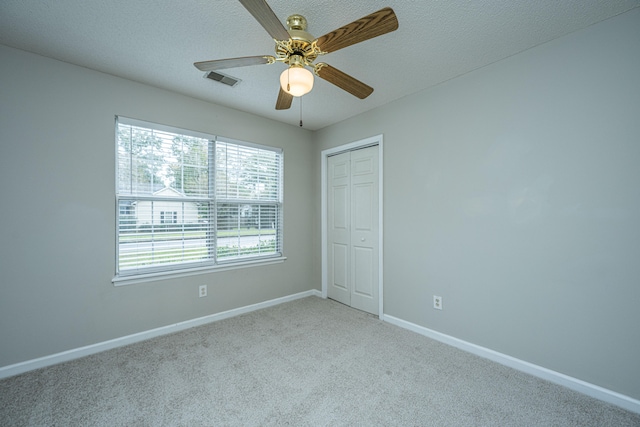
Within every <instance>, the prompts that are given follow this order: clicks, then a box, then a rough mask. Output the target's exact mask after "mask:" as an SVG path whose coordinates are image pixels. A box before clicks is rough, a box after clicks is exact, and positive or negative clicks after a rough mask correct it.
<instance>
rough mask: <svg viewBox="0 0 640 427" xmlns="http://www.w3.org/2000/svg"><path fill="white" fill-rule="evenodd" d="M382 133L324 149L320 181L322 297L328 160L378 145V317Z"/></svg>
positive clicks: (381, 294) (381, 296)
mask: <svg viewBox="0 0 640 427" xmlns="http://www.w3.org/2000/svg"><path fill="white" fill-rule="evenodd" d="M382 139H383V138H382V135H376V136H372V137H369V138H365V139H362V140H359V141H355V142H351V143H349V144H344V145H340V146H338V147H334V148H329V149H326V150H323V151H322V152H321V153H320V182H321V209H322V212H321V221H322V222H321V244H322V297H323V298H327V289H328V280H329V278H328V273H327V269H328V262H327V229H328V227H327V224H328V220H329V218H328V216H327V207H328V202H327V191H328V185H327V179H328V171H327V162H328V159H329V156H332V155H335V154H339V153H343V152H346V151H353V150H357V149H359V148H365V147H371V146H377V147H378V172H379V173H378V201H379V202H378V245H379V251H378V318H380V319H383V316H384V311H383V307H384V304H383V300H384V292H383V277H384V276H383V274H382V269H383V262H382V261H383V252H384V250H383V249H384V244H383V240H382V236H383V234H384V233H383V218H382V212H383V210H384V209H383V205H384V203H383V200H384V198H383V197H382V192H383V185H382V183H383V168H382V160H383V155H382V153H383V151H382Z"/></svg>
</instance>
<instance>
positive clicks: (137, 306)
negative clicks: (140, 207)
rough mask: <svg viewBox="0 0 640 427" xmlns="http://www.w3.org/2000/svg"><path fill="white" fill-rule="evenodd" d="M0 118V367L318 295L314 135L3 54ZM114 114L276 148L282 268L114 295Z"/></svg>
mask: <svg viewBox="0 0 640 427" xmlns="http://www.w3.org/2000/svg"><path fill="white" fill-rule="evenodd" d="M0 109H1V111H0V195H1V203H2V209H0V212H1V218H2V220H1V221H0V242H1V245H0V367H1V366H6V365H10V364H13V363H17V362H22V361H26V360H30V359H33V358H37V357H40V356H45V355H49V354H53V353H57V352H60V351H64V350H69V349H73V348H77V347H81V346H85V345H89V344H92V343H97V342H102V341H105V340H109V339H113V338H117V337H121V336H125V335H128V334H132V333H136V332H140V331H146V330H149V329H152V328H157V327H161V326H165V325H170V324H173V323H176V322H180V321H185V320H189V319H194V318H198V317H201V316H206V315H209V314H213V313H217V312H220V311H224V310H228V309H232V308H236V307H241V306H245V305H248V304H253V303H257V302H261V301H265V300H269V299H273V298H277V297H281V296H285V295H290V294H294V293H297V292H301V291H305V290H309V289H311V288H312V287H313V285H317V284H314V283H311V282H310V280H309V278H308V277H309V275H308V271H310V270H311V267H312V256H314V255H315V254H314V253H313V251H312V247H311V246H310V245H309V243H308V242H309V241H310V239H311V238H312V235H311V233H312V232H311V226H312V216H313V211H312V197H313V181H312V180H313V176H312V174H311V173H310V172H309V170H310V169H311V167H312V166H311V165H312V161H313V157H312V155H313V151H312V145H311V133H310V132H308V131H305V130H300V129H299V128H297V127H294V126H288V125H284V124H282V123H276V122H273V121H270V120H266V119H262V118H259V117H256V116H252V115H249V114H245V113H241V112H238V111H235V110H230V109H226V108H223V107H219V106H215V105H211V104H208V103H204V102H200V101H197V100H194V99H191V98H187V97H184V96H180V95H177V94H174V93H171V92H167V91H163V90H159V89H155V88H152V87H149V86H144V85H141V84H138V83H134V82H131V81H127V80H123V79H119V78H116V77H113V76H109V75H106V74H101V73H98V72H95V71H91V70H88V69H84V68H80V67H76V66H72V65H69V64H65V63H62V62H58V61H53V60H50V59H47V58H43V57H40V56H36V55H32V54H29V53H25V52H22V51H18V50H14V49H10V48H7V47H4V46H0ZM115 115H124V116H128V117H133V118H137V119H141V120H147V121H151V122H156V123H162V124H166V125H172V126H177V127H181V128H186V129H191V130H196V131H201V132H208V133H212V134H216V135H224V136H227V137H231V138H235V139H239V140H244V141H251V142H258V143H261V144H267V145H272V146H277V147H282V148H284V153H285V154H284V155H285V183H284V187H285V195H284V197H285V212H284V217H285V229H284V238H285V240H284V249H285V255H286V256H287V257H288V260H287V261H286V262H285V263H283V264H277V265H270V266H263V267H253V268H246V269H242V270H235V271H227V272H219V273H214V274H205V275H199V276H191V277H187V278H182V279H173V280H163V281H156V282H150V283H144V284H136V285H129V286H120V287H114V286H113V284H112V283H111V279H112V277H113V275H114V273H115V222H116V220H115V212H116V209H115V160H114V156H115V136H114V116H115ZM200 284H208V285H209V289H208V290H209V296H208V297H206V298H198V297H197V295H198V285H200Z"/></svg>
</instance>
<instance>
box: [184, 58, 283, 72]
mask: <svg viewBox="0 0 640 427" xmlns="http://www.w3.org/2000/svg"><path fill="white" fill-rule="evenodd" d="M275 60H276V58H275V57H273V56H271V55H265V56H243V57H241V58H228V59H215V60H213V61H202V62H194V64H193V65H195V67H196V68H197V69H198V70H200V71H214V70H224V69H225V68H237V67H246V66H249V65H261V64H272V63H273V62H275Z"/></svg>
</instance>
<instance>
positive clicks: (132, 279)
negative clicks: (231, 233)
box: [111, 256, 287, 286]
mask: <svg viewBox="0 0 640 427" xmlns="http://www.w3.org/2000/svg"><path fill="white" fill-rule="evenodd" d="M286 259H287V257H284V256H282V257H278V258H265V259H258V260H251V261H241V262H234V263H232V264H231V263H230V264H221V265H216V266H214V267H199V268H189V269H183V270H174V271H158V272H155V273H147V274H136V275H131V276H115V277H114V278H113V279H111V282H112V283H113V285H114V286H124V285H133V284H136V283H145V282H153V281H156V280H167V279H175V278H179V277H187V276H195V275H196V274H207V273H217V272H220V271H228V270H237V269H239V268H247V267H258V266H263V265H270V264H280V263H283V262H284V261H286Z"/></svg>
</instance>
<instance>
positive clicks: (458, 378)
mask: <svg viewBox="0 0 640 427" xmlns="http://www.w3.org/2000/svg"><path fill="white" fill-rule="evenodd" d="M0 425H2V426H269V425H273V426H284V425H289V426H342V425H344V426H376V425H377V426H640V415H638V414H634V413H631V412H628V411H625V410H623V409H620V408H618V407H615V406H612V405H609V404H606V403H603V402H600V401H598V400H595V399H592V398H590V397H587V396H584V395H581V394H579V393H576V392H573V391H571V390H568V389H566V388H563V387H560V386H557V385H554V384H551V383H548V382H546V381H543V380H540V379H537V378H534V377H531V376H529V375H526V374H523V373H521V372H518V371H515V370H513V369H510V368H507V367H504V366H501V365H499V364H496V363H493V362H490V361H487V360H485V359H482V358H479V357H476V356H473V355H470V354H468V353H465V352H463V351H460V350H457V349H455V348H452V347H449V346H447V345H444V344H441V343H438V342H435V341H433V340H430V339H428V338H425V337H423V336H421V335H417V334H415V333H412V332H409V331H406V330H403V329H400V328H398V327H395V326H393V325H389V324H387V323H383V322H381V321H379V320H378V319H377V318H375V317H373V316H370V315H368V314H365V313H362V312H359V311H356V310H353V309H350V308H348V307H345V306H343V305H341V304H338V303H336V302H333V301H330V300H323V299H320V298H316V297H310V298H305V299H301V300H297V301H293V302H289V303H285V304H282V305H279V306H276V307H271V308H267V309H264V310H260V311H256V312H253V313H249V314H246V315H243V316H239V317H235V318H232V319H227V320H223V321H220V322H216V323H212V324H209V325H205V326H201V327H197V328H193V329H189V330H186V331H183V332H180V333H176V334H173V335H169V336H164V337H160V338H156V339H152V340H149V341H145V342H142V343H138V344H134V345H130V346H127V347H123V348H118V349H114V350H110V351H106V352H103V353H100V354H96V355H93V356H89V357H85V358H83V359H78V360H75V361H71V362H68V363H64V364H61V365H57V366H53V367H48V368H44V369H40V370H37V371H33V372H29V373H26V374H23V375H19V376H16V377H13V378H8V379H5V380H2V381H0Z"/></svg>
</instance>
